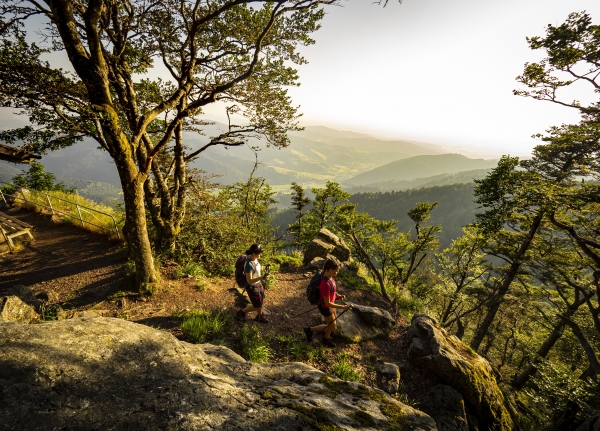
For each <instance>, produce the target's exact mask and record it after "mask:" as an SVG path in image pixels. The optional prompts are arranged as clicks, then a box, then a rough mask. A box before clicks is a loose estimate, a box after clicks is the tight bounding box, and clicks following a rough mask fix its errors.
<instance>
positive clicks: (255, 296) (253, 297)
mask: <svg viewBox="0 0 600 431" xmlns="http://www.w3.org/2000/svg"><path fill="white" fill-rule="evenodd" d="M246 292H247V293H248V297H249V298H250V302H251V303H252V306H253V307H254V308H261V307H262V306H263V302H264V300H265V288H264V286H263V285H262V283H257V284H256V285H255V286H248V287H246Z"/></svg>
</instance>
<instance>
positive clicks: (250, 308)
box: [242, 305, 262, 316]
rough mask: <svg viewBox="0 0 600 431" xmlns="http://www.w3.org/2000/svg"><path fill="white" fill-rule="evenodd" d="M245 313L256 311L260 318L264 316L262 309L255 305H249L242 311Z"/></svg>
mask: <svg viewBox="0 0 600 431" xmlns="http://www.w3.org/2000/svg"><path fill="white" fill-rule="evenodd" d="M242 311H243V312H244V313H248V312H250V311H256V312H257V315H258V316H260V315H261V314H262V307H259V308H256V307H255V306H254V305H249V306H247V307H246V308H244V309H243V310H242Z"/></svg>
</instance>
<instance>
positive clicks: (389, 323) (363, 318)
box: [335, 305, 396, 343]
mask: <svg viewBox="0 0 600 431" xmlns="http://www.w3.org/2000/svg"><path fill="white" fill-rule="evenodd" d="M338 316H339V317H338V319H337V321H336V324H337V329H336V331H335V335H337V336H339V337H341V338H343V339H345V340H347V341H350V342H352V343H360V342H361V341H366V340H373V339H375V338H383V337H387V336H388V335H389V333H390V331H391V330H392V329H393V327H394V325H395V324H396V321H395V320H394V318H393V317H392V316H391V315H390V313H388V312H387V311H385V310H382V309H381V308H377V307H367V306H365V305H354V306H353V308H352V309H350V310H348V311H347V312H345V313H344V314H342V312H340V311H338Z"/></svg>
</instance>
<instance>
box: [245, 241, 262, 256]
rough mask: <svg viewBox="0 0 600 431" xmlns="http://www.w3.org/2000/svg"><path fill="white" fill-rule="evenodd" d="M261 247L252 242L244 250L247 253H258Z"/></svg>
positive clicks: (260, 251)
mask: <svg viewBox="0 0 600 431" xmlns="http://www.w3.org/2000/svg"><path fill="white" fill-rule="evenodd" d="M262 252H263V249H262V247H261V246H260V245H259V244H252V245H251V246H250V248H249V249H248V250H246V254H247V255H251V254H259V253H262Z"/></svg>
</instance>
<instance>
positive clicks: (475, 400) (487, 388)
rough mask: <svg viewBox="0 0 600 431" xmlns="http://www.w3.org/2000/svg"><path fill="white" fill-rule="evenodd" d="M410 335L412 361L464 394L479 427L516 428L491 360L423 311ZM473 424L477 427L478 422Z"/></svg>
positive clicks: (418, 315)
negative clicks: (483, 356) (452, 334)
mask: <svg viewBox="0 0 600 431" xmlns="http://www.w3.org/2000/svg"><path fill="white" fill-rule="evenodd" d="M408 336H409V340H410V341H409V342H410V345H409V350H408V355H409V358H410V359H411V361H413V362H414V363H415V364H417V365H419V366H420V367H422V368H424V369H425V370H427V371H428V372H429V373H432V374H433V375H435V376H436V377H437V378H438V379H439V380H441V381H442V382H443V383H445V384H446V385H448V386H451V387H452V388H454V389H455V390H456V391H458V392H459V393H460V394H461V395H462V397H463V398H464V401H465V408H466V410H467V413H468V414H471V415H473V416H474V417H475V418H476V419H477V423H478V426H477V428H478V429H481V430H491V429H494V430H498V431H504V430H507V431H508V430H512V429H513V421H512V418H511V416H510V414H509V412H508V410H507V408H506V406H505V403H506V400H505V397H504V394H503V393H502V391H501V390H500V388H499V387H498V384H497V382H496V379H495V377H494V373H493V370H492V367H491V366H490V364H489V363H488V361H486V360H485V359H484V358H482V357H481V356H479V355H478V354H477V353H475V352H474V351H473V350H472V349H471V348H469V347H468V346H467V345H465V344H464V343H462V342H461V341H459V340H458V338H456V337H454V336H451V335H449V334H448V333H447V332H446V331H445V330H444V329H443V328H441V327H440V325H439V324H438V323H437V322H436V321H435V320H434V319H432V318H431V317H429V316H426V315H423V314H416V315H415V316H414V317H413V319H412V322H411V325H410V328H409V330H408ZM470 425H472V426H471V427H470V428H474V426H473V425H475V424H470Z"/></svg>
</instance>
